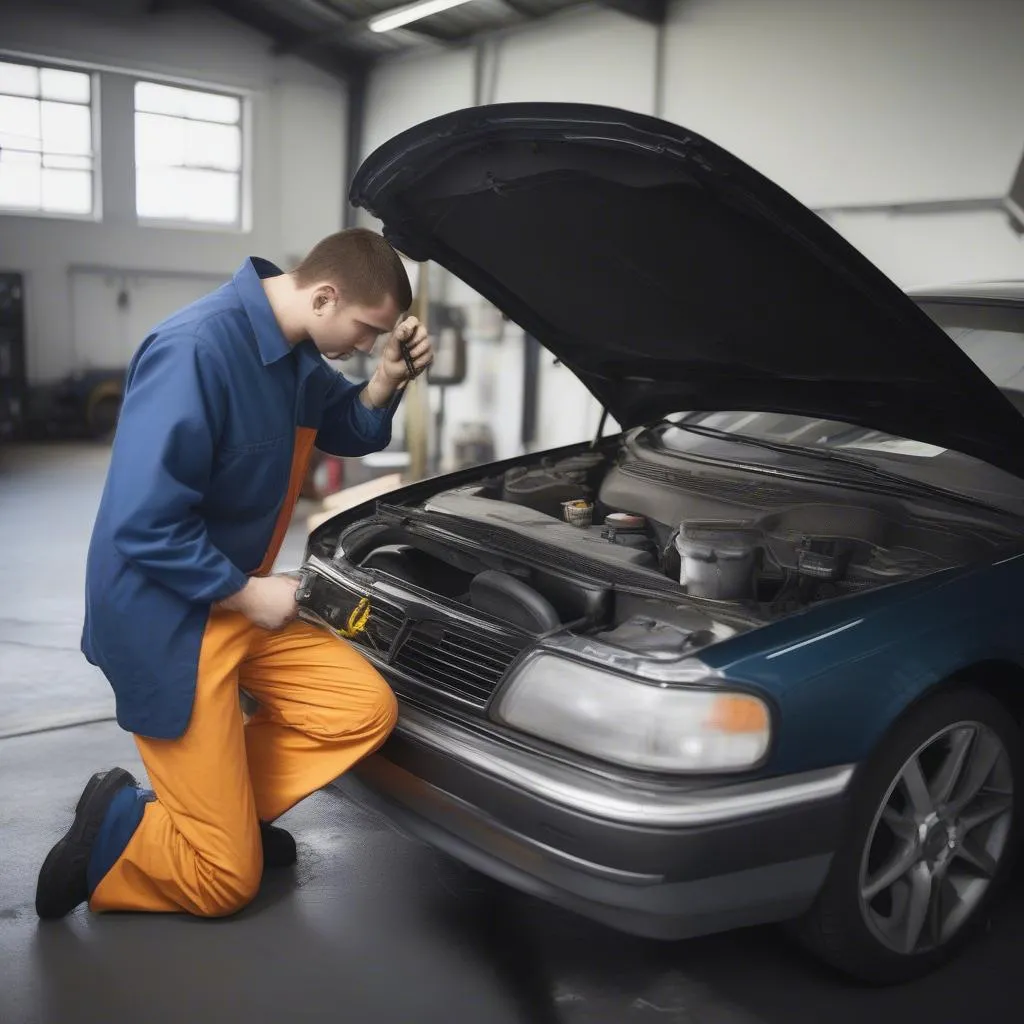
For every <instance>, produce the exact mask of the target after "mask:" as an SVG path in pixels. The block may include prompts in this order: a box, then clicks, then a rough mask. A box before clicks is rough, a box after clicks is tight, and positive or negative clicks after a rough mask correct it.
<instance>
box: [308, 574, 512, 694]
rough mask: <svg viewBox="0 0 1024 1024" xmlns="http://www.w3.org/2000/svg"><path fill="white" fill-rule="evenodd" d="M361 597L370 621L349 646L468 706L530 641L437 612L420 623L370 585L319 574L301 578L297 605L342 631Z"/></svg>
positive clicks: (490, 687) (486, 691) (492, 686)
mask: <svg viewBox="0 0 1024 1024" xmlns="http://www.w3.org/2000/svg"><path fill="white" fill-rule="evenodd" d="M364 596H368V597H369V599H370V617H369V619H368V620H367V623H366V629H365V630H363V631H362V632H360V633H356V634H355V636H354V637H352V638H351V641H350V642H351V643H354V644H355V645H356V646H357V647H360V648H362V649H363V650H365V651H366V652H367V653H368V654H369V653H372V654H373V656H374V657H375V658H376V659H377V661H378V664H380V663H383V664H384V665H389V664H390V665H392V666H394V668H395V670H396V671H397V672H398V673H401V676H402V677H403V678H404V679H406V680H408V681H409V683H411V684H416V685H418V686H421V687H423V689H424V690H425V691H427V692H430V691H432V692H434V693H441V694H446V695H447V696H449V697H453V698H455V699H457V700H459V701H460V702H462V703H464V704H470V705H472V706H473V707H477V708H482V707H483V706H484V705H485V704H486V703H487V701H488V700H489V699H490V697H491V695H492V694H493V693H494V691H495V690H496V689H497V687H498V684H499V683H500V682H501V680H502V678H503V677H504V675H505V673H506V672H507V671H508V668H509V666H510V665H511V664H512V662H513V661H515V659H516V658H517V657H518V656H519V652H520V651H521V650H523V648H524V647H526V646H527V645H529V644H530V643H531V641H532V638H531V637H530V636H528V635H526V634H519V633H515V632H512V631H499V630H496V629H494V628H488V627H487V626H486V625H485V624H483V623H481V624H480V625H479V626H476V625H474V624H472V623H467V622H464V621H457V620H456V619H455V618H452V619H446V618H444V615H445V612H444V611H443V610H442V609H438V610H436V611H435V612H433V616H432V617H430V618H426V617H424V618H420V617H419V616H420V615H421V614H422V611H421V610H416V611H414V612H413V614H414V616H415V617H414V618H412V619H410V618H409V617H408V615H407V612H406V609H404V608H402V607H401V606H400V605H399V604H395V603H392V602H391V601H387V600H384V599H383V598H381V597H380V596H378V594H377V593H376V592H375V590H374V588H373V586H370V587H364V588H359V587H357V586H356V585H355V584H353V583H349V582H347V581H343V580H340V579H337V578H334V577H332V578H331V579H328V578H326V577H324V576H322V575H320V574H319V573H313V574H310V576H309V577H308V578H307V579H306V582H305V584H304V588H303V593H302V596H301V600H300V604H301V605H302V606H303V607H304V608H308V609H309V610H310V611H311V612H312V613H314V614H315V615H316V617H317V618H318V619H320V620H322V621H324V622H326V623H327V624H328V625H331V626H333V627H334V628H336V629H344V627H345V625H346V623H347V621H348V617H349V615H351V613H352V611H353V610H354V609H355V607H356V606H357V605H358V603H359V601H360V599H361V598H362V597H364ZM420 608H422V606H420Z"/></svg>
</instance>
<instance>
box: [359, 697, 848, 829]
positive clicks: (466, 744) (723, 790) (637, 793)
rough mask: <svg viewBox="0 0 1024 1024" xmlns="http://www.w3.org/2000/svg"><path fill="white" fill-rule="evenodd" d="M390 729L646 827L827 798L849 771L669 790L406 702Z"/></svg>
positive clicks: (839, 789)
mask: <svg viewBox="0 0 1024 1024" xmlns="http://www.w3.org/2000/svg"><path fill="white" fill-rule="evenodd" d="M396 730H397V732H398V733H399V734H400V735H401V736H403V737H404V738H406V739H409V740H411V741H413V742H414V743H419V744H421V745H423V746H425V747H429V748H430V749H432V750H436V751H438V752H440V753H442V754H445V755H446V756H448V757H452V758H455V759H457V760H460V761H463V762H464V763H465V764H467V765H469V766H470V767H472V768H474V769H476V770H477V771H480V772H482V773H484V774H485V775H490V776H491V777H493V778H495V779H499V780H501V781H503V782H507V783H512V784H514V785H515V786H518V787H519V788H520V789H522V790H524V791H526V792H528V793H531V794H532V795H534V796H537V797H539V798H541V799H543V800H547V801H550V802H551V803H554V804H558V805H559V806H561V807H565V808H567V809H569V810H573V811H577V812H580V813H583V814H590V815H593V816H594V817H597V818H603V819H605V820H606V821H616V822H621V823H623V824H630V825H648V826H652V827H666V828H680V827H695V826H700V825H710V824H714V823H716V822H723V821H733V820H738V819H742V818H747V817H751V816H753V815H757V814H764V813H765V812H768V811H775V810H781V809H783V808H787V807H794V806H798V805H800V804H806V803H813V802H815V801H819V800H827V799H829V798H830V797H835V796H839V795H840V794H841V793H843V791H844V790H845V789H846V786H847V784H848V783H849V781H850V778H851V777H852V775H853V768H854V766H853V765H840V766H837V767H834V768H825V769H820V770H818V771H813V772H804V773H802V774H799V775H786V776H783V777H781V778H778V779H768V780H761V781H757V782H745V783H736V784H732V785H724V786H716V787H714V788H712V789H707V790H702V791H696V792H693V791H691V792H679V793H673V792H666V791H665V790H664V789H655V788H653V787H651V788H647V789H643V790H641V789H639V788H638V787H637V786H636V785H630V784H626V783H623V782H620V781H617V780H615V779H608V778H602V777H601V776H598V775H592V774H590V773H588V772H585V771H581V770H580V769H577V768H573V767H571V766H569V765H565V764H560V763H558V762H553V761H548V760H542V759H541V758H540V757H539V756H538V755H537V754H534V753H532V752H530V751H525V750H518V749H516V748H515V747H510V746H505V745H504V744H499V743H498V742H496V741H495V740H491V739H488V738H486V737H483V736H478V735H476V734H474V733H471V732H469V731H468V730H465V729H460V728H458V727H457V726H454V725H451V724H449V723H448V722H443V721H440V720H438V719H435V718H433V717H430V716H428V715H426V714H424V713H423V712H422V711H419V710H418V709H416V708H413V707H410V706H409V705H407V704H405V703H404V702H403V703H402V709H401V714H400V716H399V720H398V725H397V727H396ZM378 756H380V755H378ZM383 756H386V750H385V754H384V755H383ZM425 781H428V782H429V781H430V780H425Z"/></svg>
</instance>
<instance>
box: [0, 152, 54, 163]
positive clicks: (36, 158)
mask: <svg viewBox="0 0 1024 1024" xmlns="http://www.w3.org/2000/svg"><path fill="white" fill-rule="evenodd" d="M4 164H21V165H22V166H27V167H42V165H43V156H42V154H41V153H23V152H20V151H18V150H16V149H0V167H3V165H4Z"/></svg>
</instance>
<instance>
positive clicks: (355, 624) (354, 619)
mask: <svg viewBox="0 0 1024 1024" xmlns="http://www.w3.org/2000/svg"><path fill="white" fill-rule="evenodd" d="M369 621H370V600H369V598H366V597H364V598H362V599H361V600H360V602H359V604H357V605H356V606H355V608H353V609H352V614H351V615H349V617H348V623H347V624H346V627H345V629H337V630H335V632H336V633H340V634H341V635H342V636H344V637H348V638H349V639H351V638H352V637H354V636H355V635H356V634H357V633H362V631H363V630H364V629H366V624H367V622H369Z"/></svg>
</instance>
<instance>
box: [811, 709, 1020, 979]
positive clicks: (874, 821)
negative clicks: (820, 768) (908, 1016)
mask: <svg viewBox="0 0 1024 1024" xmlns="http://www.w3.org/2000/svg"><path fill="white" fill-rule="evenodd" d="M998 748H1001V752H1000V753H998V754H995V753H994V752H995V751H996V750H997V749H998ZM958 752H959V753H961V754H962V762H961V763H962V769H961V773H960V775H959V776H956V778H957V780H958V781H956V784H955V785H954V786H953V788H952V792H951V794H950V795H949V797H948V799H947V800H940V799H936V798H937V797H940V796H941V795H942V789H943V786H942V783H943V781H944V776H943V770H945V771H946V775H945V778H949V777H951V776H953V774H954V773H953V771H952V769H953V768H954V766H955V765H956V763H957V761H958V760H959V758H958V756H957V755H958ZM918 755H920V758H919V759H918ZM989 761H992V767H991V769H990V770H989V771H988V773H987V774H986V773H985V766H986V765H987V764H988V763H989ZM915 763H916V764H917V765H918V767H920V769H921V772H922V776H923V779H924V781H925V783H926V790H922V789H921V788H920V786H919V785H918V786H915V785H914V783H915V782H919V781H920V780H919V779H918V777H917V776H916V773H915V771H914V764H915ZM1021 768H1022V760H1021V730H1020V727H1019V725H1018V724H1017V723H1016V722H1015V721H1014V719H1013V718H1012V717H1011V715H1010V714H1009V713H1008V712H1007V710H1006V708H1005V707H1004V706H1003V705H1002V704H1000V703H999V702H998V701H997V700H996V699H995V698H994V697H992V696H990V695H989V694H988V693H986V692H984V691H983V690H980V689H960V690H956V691H953V692H947V693H942V694H939V695H936V696H935V697H932V698H930V699H927V700H926V701H925V702H924V703H922V704H921V705H920V706H918V707H917V708H915V709H914V710H913V711H911V712H910V713H909V714H908V715H907V717H906V718H904V719H903V720H902V721H901V722H899V723H898V724H897V726H896V727H895V728H894V730H893V731H892V732H891V733H890V734H889V735H888V736H887V737H886V738H885V740H884V741H883V742H882V743H881V744H880V746H879V747H878V749H877V750H876V751H875V753H874V754H873V755H872V756H871V758H870V759H869V760H868V761H867V762H865V765H864V768H863V769H862V770H861V771H860V772H859V773H858V775H857V777H856V778H855V781H854V788H853V791H852V799H851V808H850V818H849V822H848V829H847V831H846V838H845V841H844V843H843V846H842V847H841V848H840V850H839V851H838V852H837V853H836V855H835V857H834V859H833V862H832V866H831V869H830V871H829V874H828V877H827V879H826V881H825V884H824V886H823V888H822V891H821V893H820V894H819V896H818V899H817V901H816V902H815V904H814V906H813V907H812V908H811V910H810V911H809V912H808V914H807V915H806V916H805V917H804V918H803V919H801V920H800V921H799V922H797V924H796V927H795V931H796V934H797V936H798V938H799V939H800V940H801V941H802V942H803V944H804V945H805V946H806V947H807V948H808V949H809V950H810V951H811V952H812V953H814V954H815V955H816V956H818V957H819V958H820V959H822V960H824V961H825V962H826V963H829V964H831V965H832V966H833V967H836V968H838V969H839V970H840V971H842V972H843V973H845V974H847V975H850V976H851V977H853V978H856V979H858V980H860V981H862V982H867V983H869V984H875V985H891V984H896V983H899V982H904V981H909V980H911V979H913V978H917V977H921V976H922V975H925V974H928V973H929V972H931V971H933V970H935V969H936V968H937V967H939V966H940V965H941V964H943V963H945V962H946V961H947V960H949V959H950V958H951V957H953V956H954V955H955V954H956V953H957V952H958V951H959V950H960V949H961V948H962V947H963V946H964V945H965V944H966V943H967V942H968V941H969V940H970V938H971V936H972V935H973V934H974V933H975V931H976V930H977V929H978V928H979V926H981V925H982V924H984V922H985V920H986V917H987V914H988V910H989V908H990V906H991V905H992V900H993V899H994V898H995V897H996V895H997V894H998V892H999V890H1000V889H1001V888H1002V886H1003V884H1004V883H1005V881H1006V878H1007V876H1008V874H1009V872H1010V870H1011V867H1012V863H1013V860H1014V857H1015V855H1016V853H1017V848H1018V843H1019V838H1020V834H1021V808H1022V795H1024V793H1022V791H1024V774H1022V771H1021ZM908 775H909V776H910V781H909V782H908V781H907V776H908ZM979 777H983V779H984V781H983V784H982V785H981V787H980V790H979V795H978V797H977V798H975V799H974V800H972V801H968V802H967V804H966V807H965V808H963V813H962V814H960V813H958V805H959V804H960V803H963V801H964V799H965V797H966V794H968V793H969V792H970V791H971V790H972V789H973V788H974V787H973V785H972V783H973V782H974V781H975V780H976V779H977V778H979ZM1007 786H1009V787H1010V792H1009V794H1008V795H1007V793H1006V790H1007ZM912 790H913V791H914V792H916V793H917V800H916V802H912V801H911V800H910V796H909V794H910V792H911V791H912ZM929 806H931V807H932V809H933V811H934V812H935V814H934V816H926V815H924V814H923V813H922V812H924V811H926V810H927V808H928V807H929ZM883 811H885V817H884V818H883ZM997 812H998V813H997ZM985 815H991V816H990V817H989V818H988V819H985ZM933 817H934V818H936V819H937V820H932V819H933ZM922 818H923V820H924V822H925V824H924V825H923V828H922V826H921V825H918V824H917V823H918V822H919V821H920V820H921V819H922ZM979 821H980V823H979ZM928 822H930V824H928ZM912 825H916V829H915V830H912V829H911V826H912ZM904 865H911V866H909V867H908V868H907V869H906V870H905V872H904V873H903V874H901V875H898V876H897V875H896V872H897V871H900V870H902V869H903V867H904ZM886 869H891V870H886ZM986 875H988V876H989V877H988V878H986ZM889 879H896V880H895V881H892V882H889ZM883 883H888V884H885V885H883ZM879 886H883V887H882V888H880V889H878V891H877V894H875V890H876V888H878V887H879ZM925 893H927V894H929V895H928V896H927V897H925V896H924V895H923V894H925ZM935 893H938V894H939V895H938V902H937V903H936V902H928V903H927V904H926V903H925V902H924V901H925V899H926V898H927V899H928V900H929V901H931V900H932V899H933V894H935ZM922 906H927V911H926V912H925V911H922V910H921V909H920V908H921V907H922ZM914 908H917V913H916V914H915V913H914ZM922 913H926V916H925V917H924V921H923V925H922V927H921V929H920V932H919V938H918V939H917V940H916V941H915V940H914V938H913V935H914V934H915V925H916V922H917V921H919V920H920V919H921V917H922ZM911 943H913V945H911Z"/></svg>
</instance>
